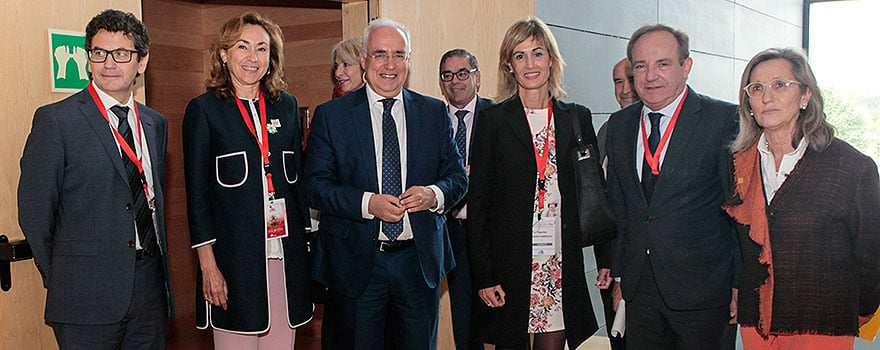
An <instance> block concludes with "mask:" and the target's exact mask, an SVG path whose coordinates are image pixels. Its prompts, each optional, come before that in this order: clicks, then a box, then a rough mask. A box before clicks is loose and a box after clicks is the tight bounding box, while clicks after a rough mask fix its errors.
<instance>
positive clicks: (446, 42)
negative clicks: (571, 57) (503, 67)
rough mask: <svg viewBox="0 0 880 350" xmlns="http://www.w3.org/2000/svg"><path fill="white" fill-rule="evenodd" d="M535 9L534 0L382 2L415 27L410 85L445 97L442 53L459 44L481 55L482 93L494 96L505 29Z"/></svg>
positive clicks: (383, 11)
mask: <svg viewBox="0 0 880 350" xmlns="http://www.w3.org/2000/svg"><path fill="white" fill-rule="evenodd" d="M413 9H416V10H415V11H414V10H413ZM534 13H535V2H534V0H485V1H471V0H448V1H428V0H418V1H412V0H381V4H380V6H379V15H381V16H382V17H388V18H391V19H394V20H396V21H398V22H401V23H403V24H404V25H406V26H407V27H408V28H409V30H410V31H411V32H412V50H413V57H412V70H411V71H410V74H409V80H408V85H407V86H408V87H409V88H411V89H413V90H416V91H419V92H422V93H425V94H428V95H431V96H434V97H437V98H441V99H442V98H443V96H442V94H441V93H440V85H439V79H438V77H437V76H438V72H439V65H440V56H442V55H443V53H444V52H446V51H447V50H450V49H454V48H458V47H460V48H465V49H468V51H470V52H472V53H473V54H474V55H475V56H477V59H478V60H479V62H480V71H481V77H482V86H481V89H480V94H481V95H484V96H487V97H494V95H495V93H496V91H497V86H496V85H497V81H498V80H497V79H496V73H495V71H496V70H497V67H498V50H499V48H500V47H501V39H502V38H503V37H504V32H505V31H507V27H509V26H510V25H511V24H513V22H515V21H517V20H519V19H521V18H524V17H526V16H529V15H534Z"/></svg>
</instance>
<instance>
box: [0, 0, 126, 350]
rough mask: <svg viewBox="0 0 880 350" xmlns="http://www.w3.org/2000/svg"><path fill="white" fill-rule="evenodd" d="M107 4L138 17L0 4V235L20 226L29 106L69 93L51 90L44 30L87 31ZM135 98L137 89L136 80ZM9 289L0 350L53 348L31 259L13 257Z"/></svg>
mask: <svg viewBox="0 0 880 350" xmlns="http://www.w3.org/2000/svg"><path fill="white" fill-rule="evenodd" d="M106 8H116V9H120V10H123V11H127V12H132V13H134V14H135V15H136V16H140V13H141V4H140V1H138V0H81V1H53V0H7V1H4V3H3V6H0V40H2V42H4V43H5V49H4V50H0V62H4V63H5V64H3V65H2V67H0V79H2V80H3V81H4V82H5V83H4V84H3V93H2V94H0V115H2V116H3V124H2V125H3V128H2V134H0V136H2V137H0V150H2V152H0V234H4V235H6V236H8V237H9V238H10V239H11V240H18V239H22V238H23V235H22V233H21V229H20V228H19V226H18V206H17V198H18V195H17V191H18V180H19V177H20V174H21V172H20V168H19V160H20V158H21V152H22V150H23V149H24V144H25V140H26V139H27V135H28V134H29V133H30V129H31V121H32V119H33V115H34V110H35V109H36V108H37V107H39V106H42V105H45V104H48V103H51V102H54V101H58V100H61V99H63V98H65V97H68V96H70V95H71V94H69V93H52V92H51V72H50V65H51V61H50V56H49V42H48V37H49V35H48V31H47V29H48V28H54V29H63V30H70V31H78V32H83V31H85V26H86V24H87V23H88V21H89V20H90V19H91V18H92V17H94V16H95V15H96V14H98V12H100V11H102V10H104V9H106ZM136 91H137V92H136V96H135V98H137V99H138V100H141V101H142V100H143V89H142V87H141V85H138V88H137V90H136ZM11 265H12V268H11V270H12V289H11V290H9V291H8V292H0V349H25V350H29V349H55V348H57V345H56V343H55V338H54V336H53V334H52V329H51V328H50V327H48V326H46V324H45V322H44V321H43V310H44V308H45V299H46V290H45V289H44V288H43V284H42V280H41V279H40V276H39V273H38V272H37V269H36V267H35V266H34V263H33V260H26V261H19V262H14V263H12V264H11Z"/></svg>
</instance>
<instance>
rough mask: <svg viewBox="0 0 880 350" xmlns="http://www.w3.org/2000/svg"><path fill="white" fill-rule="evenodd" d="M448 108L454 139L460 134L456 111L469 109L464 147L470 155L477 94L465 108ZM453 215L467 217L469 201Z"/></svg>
mask: <svg viewBox="0 0 880 350" xmlns="http://www.w3.org/2000/svg"><path fill="white" fill-rule="evenodd" d="M447 109H448V110H449V113H447V114H448V115H449V118H450V119H451V120H452V131H453V139H454V138H455V137H457V136H458V116H456V115H455V113H456V112H458V111H460V110H466V111H468V114H467V115H465V116H464V126H465V128H466V131H467V134H465V137H464V145H465V146H464V148H465V150H466V151H465V153H464V154H465V155H468V154H470V153H469V152H468V151H470V149H471V135H472V134H473V132H474V111H475V110H477V95H474V98H472V99H471V101H470V102H468V104H467V105H465V106H464V108H461V109H459V108H457V107H455V106H453V105H451V104H450V105H447ZM468 158H470V157H465V159H464V165H465V166H467V165H468V164H469V163H470V162H469V161H468ZM452 217H454V218H456V219H467V203H465V204H464V205H463V206H462V207H461V209H459V210H458V211H455V212H453V213H452Z"/></svg>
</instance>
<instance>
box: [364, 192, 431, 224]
mask: <svg viewBox="0 0 880 350" xmlns="http://www.w3.org/2000/svg"><path fill="white" fill-rule="evenodd" d="M436 205H437V198H436V196H435V195H434V191H432V190H431V189H430V188H428V187H425V186H413V187H410V188H408V189H407V190H406V191H405V192H403V194H401V195H400V197H395V196H392V195H390V194H375V195H373V196H371V197H370V204H369V212H370V214H372V215H373V216H375V217H377V218H379V220H382V221H385V222H398V221H400V220H402V219H403V214H404V213H407V212H408V213H415V212H419V211H422V210H428V209H430V208H433V207H434V206H436Z"/></svg>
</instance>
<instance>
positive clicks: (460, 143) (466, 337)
mask: <svg viewBox="0 0 880 350" xmlns="http://www.w3.org/2000/svg"><path fill="white" fill-rule="evenodd" d="M440 90H441V91H443V96H444V97H446V101H447V102H448V105H447V106H446V109H447V114H448V115H449V118H450V120H451V121H452V125H453V129H455V143H456V147H457V148H458V152H459V153H460V154H461V157H462V159H463V161H464V164H465V169H466V170H468V174H470V166H469V164H470V162H468V159H469V158H468V156H469V153H468V149H469V148H470V145H471V139H472V135H473V133H472V131H473V127H474V125H476V123H477V117H479V114H480V111H481V110H483V109H486V108H489V107H491V106H492V105H493V104H495V102H493V101H492V100H490V99H486V98H482V97H480V96H477V91H478V90H480V68H479V64H478V63H477V58H476V57H475V56H474V55H473V54H471V53H470V52H469V51H468V50H465V49H453V50H449V51H446V53H444V54H443V56H442V57H441V58H440ZM465 202H466V200H462V201H461V202H459V203H458V204H457V205H456V206H455V207H453V208H452V210H450V211H449V214H447V216H448V220H447V221H446V227H447V228H448V229H449V238H450V239H451V240H452V251H453V254H454V255H455V269H454V270H452V272H450V273H449V275H448V276H447V277H446V283H448V284H449V303H450V309H451V310H452V331H453V333H454V336H455V347H456V348H458V349H482V348H483V344H480V343H474V342H471V341H470V330H469V328H470V323H471V300H472V299H473V294H474V293H473V286H472V285H471V273H470V264H469V263H468V244H467V230H466V227H467V204H466V203H465Z"/></svg>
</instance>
